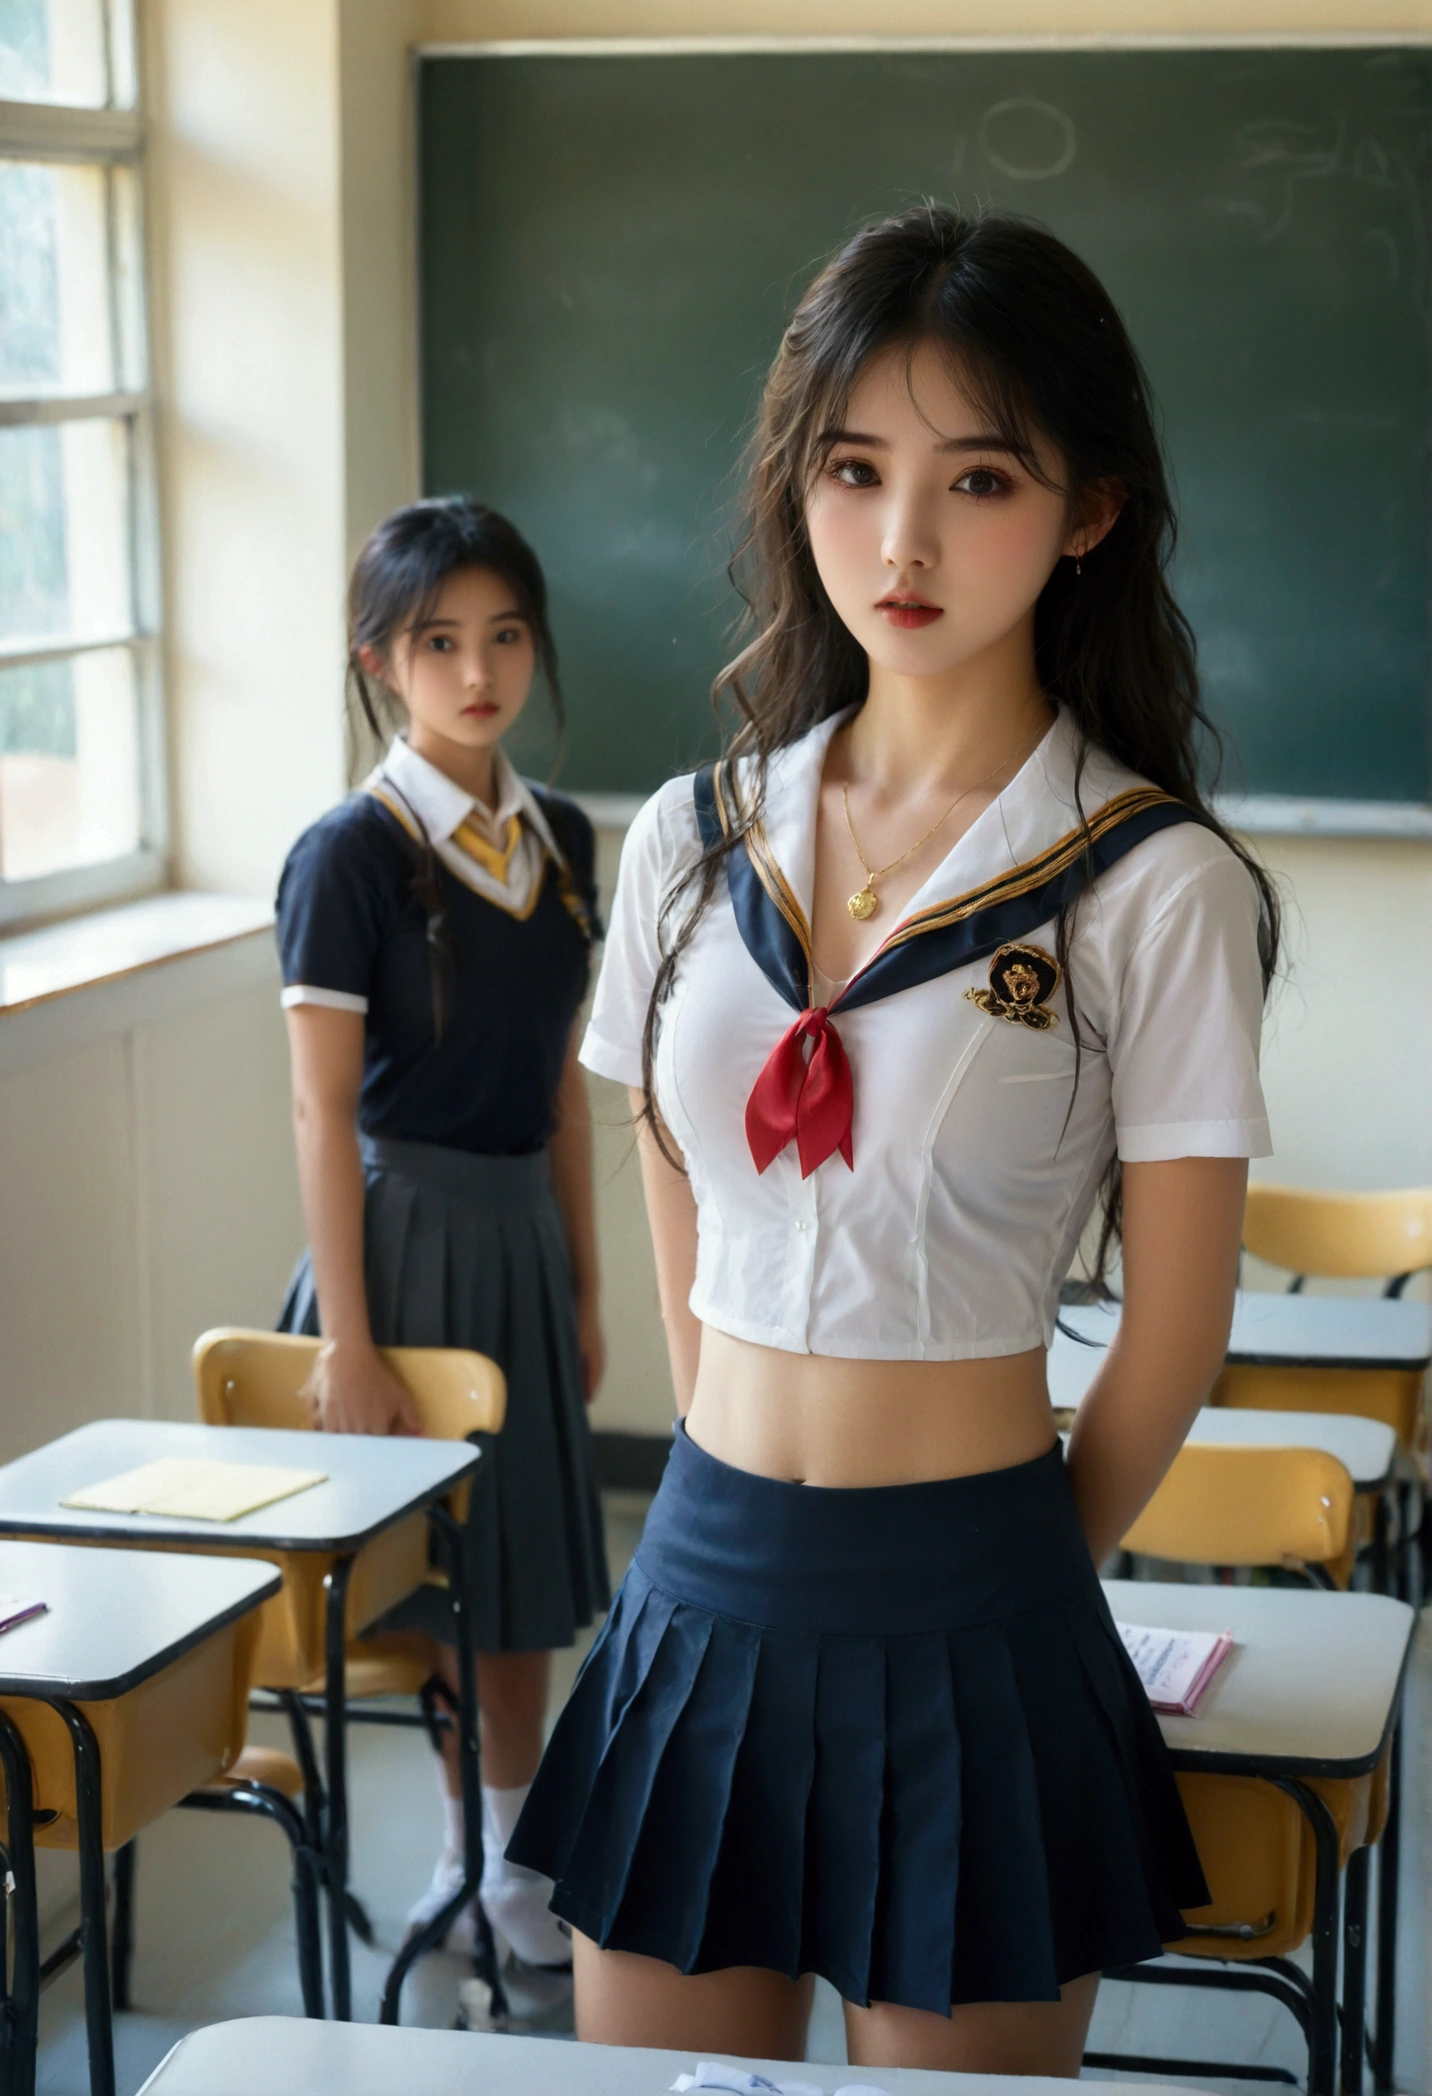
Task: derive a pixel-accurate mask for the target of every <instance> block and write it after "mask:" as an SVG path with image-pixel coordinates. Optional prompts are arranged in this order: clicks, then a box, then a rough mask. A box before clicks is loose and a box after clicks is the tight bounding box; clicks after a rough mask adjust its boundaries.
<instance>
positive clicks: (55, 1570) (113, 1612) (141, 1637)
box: [0, 1542, 283, 1703]
mask: <svg viewBox="0 0 1432 2096" xmlns="http://www.w3.org/2000/svg"><path fill="white" fill-rule="evenodd" d="M282 1584H283V1575H282V1573H281V1572H280V1571H279V1570H278V1567H277V1566H276V1565H265V1564H262V1563H260V1562H259V1561H257V1560H256V1559H254V1558H233V1557H188V1556H185V1557H173V1556H170V1555H169V1553H168V1552H165V1551H157V1550H156V1551H149V1550H124V1551H117V1552H111V1551H107V1550H91V1549H89V1548H88V1547H86V1546H83V1545H78V1544H70V1545H68V1546H67V1545H65V1544H63V1543H4V1542H0V1592H2V1593H6V1594H14V1595H15V1596H17V1598H19V1599H21V1600H24V1601H47V1602H48V1603H49V1607H48V1609H47V1610H46V1611H45V1613H44V1615H42V1616H32V1617H31V1618H30V1620H29V1622H28V1623H17V1624H16V1625H15V1627H14V1629H13V1630H7V1631H6V1632H5V1633H4V1635H3V1636H0V1695H14V1696H43V1697H54V1696H63V1697H66V1698H69V1699H70V1700H72V1701H74V1702H78V1703H107V1702H109V1701H110V1700H111V1699H112V1698H113V1697H115V1696H122V1695H124V1694H126V1693H127V1691H128V1690H130V1689H132V1688H134V1687H136V1686H137V1685H138V1684H139V1683H140V1682H141V1681H147V1680H148V1679H149V1678H150V1676H151V1675H153V1674H157V1673H158V1672H159V1671H160V1669H161V1668H162V1667H167V1666H169V1665H170V1664H171V1663H172V1662H173V1661H174V1660H176V1659H179V1658H180V1657H181V1656H182V1655H183V1654H184V1653H185V1652H189V1651H191V1650H192V1649H193V1647H194V1646H195V1645H200V1644H202V1643H203V1641H204V1639H205V1638H207V1637H212V1635H213V1634H214V1632H215V1631H216V1630H222V1629H223V1627H224V1625H225V1624H226V1623H232V1622H233V1621H235V1619H236V1618H237V1617H239V1616H242V1615H246V1614H247V1613H248V1611H249V1610H250V1609H251V1608H257V1607H258V1605H259V1603H260V1602H261V1601H264V1600H266V1599H267V1598H268V1596H269V1595H270V1594H275V1593H277V1592H278V1589H279V1588H280V1587H281V1586H282Z"/></svg>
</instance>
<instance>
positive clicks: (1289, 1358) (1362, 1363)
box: [1050, 1289, 1432, 1447]
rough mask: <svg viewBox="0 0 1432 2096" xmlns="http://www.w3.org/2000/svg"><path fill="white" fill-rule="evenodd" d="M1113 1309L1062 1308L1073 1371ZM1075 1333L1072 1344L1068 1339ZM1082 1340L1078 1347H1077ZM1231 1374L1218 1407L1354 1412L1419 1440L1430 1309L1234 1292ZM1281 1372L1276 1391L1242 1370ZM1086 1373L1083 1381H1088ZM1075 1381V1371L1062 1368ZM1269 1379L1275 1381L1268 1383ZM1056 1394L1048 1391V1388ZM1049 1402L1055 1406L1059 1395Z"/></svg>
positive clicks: (1109, 1326)
mask: <svg viewBox="0 0 1432 2096" xmlns="http://www.w3.org/2000/svg"><path fill="white" fill-rule="evenodd" d="M1119 1308H1120V1306H1119V1305H1118V1304H1117V1303H1081V1304H1065V1305H1063V1306H1062V1307H1061V1309H1060V1312H1059V1322H1060V1324H1061V1325H1063V1326H1064V1327H1065V1328H1066V1330H1065V1331H1064V1332H1056V1334H1055V1339H1054V1346H1053V1347H1052V1348H1051V1349H1050V1364H1051V1375H1053V1374H1054V1373H1056V1372H1058V1373H1063V1372H1064V1369H1063V1367H1061V1368H1060V1370H1058V1371H1056V1370H1055V1368H1054V1362H1055V1356H1056V1353H1057V1354H1059V1355H1060V1356H1061V1357H1062V1358H1066V1359H1067V1360H1068V1361H1069V1362H1070V1363H1071V1364H1072V1358H1073V1356H1074V1355H1077V1354H1080V1353H1083V1354H1085V1355H1092V1357H1093V1361H1094V1364H1095V1365H1096V1366H1097V1362H1098V1353H1097V1351H1096V1349H1099V1348H1102V1347H1105V1346H1107V1345H1108V1343H1109V1341H1110V1339H1111V1338H1112V1337H1113V1335H1114V1333H1115V1332H1116V1331H1117V1330H1118V1322H1119ZM1070 1332H1073V1333H1076V1334H1077V1335H1078V1336H1077V1338H1074V1339H1071V1338H1069V1337H1068V1333H1070ZM1081 1341H1083V1342H1085V1344H1084V1345H1082V1346H1081V1344H1080V1342H1081ZM1226 1362H1227V1367H1226V1369H1225V1372H1224V1374H1223V1376H1222V1377H1221V1378H1220V1380H1219V1383H1218V1384H1217V1385H1216V1386H1215V1389H1214V1394H1213V1402H1214V1404H1215V1405H1220V1406H1230V1407H1231V1406H1239V1407H1243V1406H1251V1407H1254V1408H1265V1409H1273V1408H1276V1409H1277V1410H1279V1411H1282V1410H1296V1411H1306V1412H1341V1413H1357V1414H1360V1415H1362V1416H1363V1417H1366V1418H1375V1419H1380V1420H1382V1421H1383V1423H1384V1424H1385V1425H1388V1426H1391V1427H1393V1428H1395V1430H1396V1432H1397V1434H1398V1436H1399V1438H1400V1439H1401V1440H1402V1441H1403V1442H1404V1443H1405V1444H1406V1445H1408V1446H1409V1447H1410V1446H1411V1445H1412V1443H1413V1441H1414V1440H1415V1438H1416V1433H1417V1421H1418V1413H1419V1410H1420V1404H1421V1386H1422V1378H1423V1376H1424V1375H1425V1374H1426V1371H1427V1368H1428V1366H1429V1364H1432V1304H1429V1303H1409V1302H1406V1301H1403V1300H1402V1299H1400V1298H1393V1297H1388V1296H1372V1297H1368V1296H1328V1295H1273V1294H1263V1293H1260V1292H1258V1291H1255V1290H1251V1289H1240V1290H1239V1291H1238V1294H1237V1296H1236V1297H1235V1299H1234V1306H1233V1329H1232V1331H1231V1332H1230V1334H1229V1337H1228V1352H1227V1355H1226ZM1260 1368H1277V1369H1280V1370H1281V1371H1282V1374H1281V1375H1280V1376H1279V1377H1278V1389H1277V1392H1276V1394H1274V1393H1272V1392H1270V1391H1269V1390H1268V1389H1267V1388H1266V1387H1265V1385H1264V1384H1263V1382H1262V1380H1261V1379H1259V1378H1256V1377H1253V1376H1249V1375H1240V1373H1239V1371H1240V1370H1247V1369H1260ZM1093 1372H1094V1371H1093V1368H1092V1367H1091V1368H1090V1369H1089V1371H1088V1376H1086V1378H1085V1380H1086V1382H1087V1380H1088V1378H1089V1377H1091V1376H1092V1375H1093ZM1068 1373H1070V1375H1071V1376H1072V1375H1073V1373H1074V1371H1073V1368H1072V1365H1070V1366H1069V1368H1068ZM1270 1380H1271V1379H1270ZM1051 1388H1052V1384H1051ZM1054 1401H1055V1403H1056V1404H1058V1403H1060V1402H1061V1400H1060V1399H1059V1398H1055V1400H1054Z"/></svg>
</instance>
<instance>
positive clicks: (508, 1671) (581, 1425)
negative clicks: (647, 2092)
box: [278, 500, 608, 1964]
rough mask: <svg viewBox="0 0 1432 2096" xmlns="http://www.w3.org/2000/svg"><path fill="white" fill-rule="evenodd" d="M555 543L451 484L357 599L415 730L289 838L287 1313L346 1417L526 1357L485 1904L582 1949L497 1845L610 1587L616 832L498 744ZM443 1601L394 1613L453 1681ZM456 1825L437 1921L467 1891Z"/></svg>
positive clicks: (282, 908) (519, 1929)
mask: <svg viewBox="0 0 1432 2096" xmlns="http://www.w3.org/2000/svg"><path fill="white" fill-rule="evenodd" d="M545 602H546V592H545V587H544V583H543V578H542V572H541V569H540V568H539V566H538V564H537V561H536V558H535V556H534V555H533V553H532V551H531V549H530V548H529V547H528V546H527V545H526V544H525V542H524V541H523V540H522V539H521V538H520V537H519V536H518V534H517V532H516V531H515V530H514V529H513V527H512V526H511V525H510V524H508V523H507V522H506V521H505V520H504V519H503V518H501V517H499V516H497V515H495V514H494V513H493V512H492V511H490V510H485V509H482V508H479V507H478V506H476V505H475V504H472V503H468V502H465V501H458V500H446V501H433V502H418V503H414V504H413V505H411V507H409V508H407V509H403V510H399V511H398V512H397V513H396V514H395V515H394V516H392V517H390V518H389V519H388V520H387V522H386V523H385V524H383V525H381V526H380V527H379V529H378V530H377V531H376V532H375V533H374V534H373V536H372V538H371V539H370V540H369V542H368V544H367V545H366V546H365V547H364V549H363V552H362V554H361V555H360V556H359V559H358V563H357V566H356V567H355V569H354V573H353V581H352V585H351V589H350V597H349V612H350V648H351V653H350V674H351V677H352V679H353V682H354V684H355V686H356V689H357V693H358V696H359V698H360V700H361V702H362V705H363V709H364V711H365V713H366V714H367V716H368V720H369V723H370V725H371V726H372V727H373V729H374V730H375V732H376V731H377V730H378V727H379V713H380V710H385V709H384V702H385V701H388V700H394V701H397V702H398V705H399V708H400V711H401V713H402V715H403V716H404V718H405V736H401V737H398V738H396V739H395V740H394V741H393V743H392V745H391V747H390V749H389V751H388V754H387V756H386V757H385V758H384V760H383V762H382V763H381V764H380V765H379V766H378V768H377V770H376V771H375V772H374V773H373V774H372V776H371V777H370V778H369V779H368V780H367V782H366V783H365V785H364V786H363V788H362V789H361V791H359V792H357V793H355V794H352V795H350V796H349V798H348V799H347V800H346V801H344V802H342V803H341V805H340V806H338V807H337V808H334V809H333V810H332V811H331V812H330V813H329V814H327V815H325V816H324V817H323V818H322V820H321V821H320V822H317V823H315V824H314V826H313V828H312V829H311V830H309V831H307V832H306V833H305V835H304V836H302V837H301V838H300V839H299V841H298V843H297V844H296V845H295V846H294V848H293V851H292V853H291V854H290V856H289V860H288V864H287V865H286V866H285V868H284V872H283V879H282V881H281V883H280V887H279V896H278V920H279V948H280V952H281V956H282V961H283V975H284V982H285V984H286V988H285V990H284V993H283V1002H284V1005H285V1007H286V1009H287V1015H288V1026H289V1036H290V1043H291V1048H292V1055H293V1085H294V1113H295V1125H296V1130H297V1140H298V1162H299V1177H300V1182H301V1185H302V1191H303V1201H304V1212H305V1215H306V1217H307V1221H308V1230H309V1244H310V1250H309V1251H308V1252H306V1253H305V1254H304V1257H303V1259H302V1261H301V1262H300V1265H299V1269H298V1272H297V1273H296V1275H295V1277H294V1281H293V1285H292V1287H291V1289H290V1291H289V1297H288V1301H287V1303H286V1304H285V1306H284V1311H283V1317H282V1325H283V1328H284V1329H285V1330H287V1331H295V1332H314V1333H318V1332H321V1333H322V1335H323V1339H324V1341H325V1344H324V1347H323V1350H322V1352H321V1354H320V1356H319V1365H318V1369H317V1372H316V1376H315V1379H314V1386H313V1396H314V1400H315V1405H316V1410H317V1416H318V1418H319V1420H320V1422H321V1424H322V1425H323V1426H325V1427H326V1428H328V1429H329V1430H330V1431H336V1432H343V1433H366V1434H388V1433H402V1432H409V1431H412V1430H413V1428H414V1422H413V1420H412V1419H411V1417H410V1407H409V1403H408V1400H407V1397H406V1394H405V1393H404V1391H403V1390H402V1388H401V1386H400V1385H399V1384H398V1383H397V1382H396V1381H395V1380H394V1378H393V1377H392V1376H391V1375H390V1374H389V1372H388V1371H387V1369H386V1368H385V1367H384V1365H383V1362H382V1360H381V1358H380V1357H379V1355H378V1352H377V1348H378V1347H380V1346H456V1347H473V1348H476V1349H477V1350H478V1351H479V1352H481V1353H485V1354H489V1355H491V1356H492V1357H493V1358H494V1359H495V1360H496V1361H497V1362H498V1363H499V1365H500V1366H501V1367H502V1369H503V1370H504V1371H505V1373H506V1376H507V1392H508V1403H507V1418H506V1422H505V1424H504V1427H503V1430H502V1433H501V1434H500V1435H498V1436H496V1437H494V1438H493V1439H491V1440H490V1441H488V1442H487V1443H486V1444H485V1446H484V1451H483V1458H484V1459H483V1462H482V1464H481V1466H480V1469H479V1471H478V1473H477V1475H476V1478H475V1481H474V1485H473V1491H472V1499H471V1513H470V1517H469V1521H468V1526H467V1550H468V1563H469V1571H470V1577H471V1583H472V1592H471V1596H470V1603H471V1609H472V1615H473V1624H474V1638H475V1643H476V1646H477V1650H478V1654H479V1657H478V1694H479V1700H480V1704H481V1710H482V1724H483V1773H484V1777H485V1779H486V1780H485V1782H484V1786H483V1818H484V1826H483V1841H484V1851H485V1860H484V1871H483V1882H482V1900H483V1905H484V1907H485V1908H486V1910H487V1913H488V1916H489V1919H490V1920H491V1921H492V1923H493V1925H494V1926H495V1927H496V1928H497V1929H498V1930H499V1931H500V1933H501V1934H502V1936H503V1937H504V1938H506V1940H507V1941H508V1942H509V1944H510V1945H511V1947H512V1948H513V1949H514V1950H515V1951H516V1952H517V1953H518V1955H519V1956H521V1957H523V1958H525V1959H527V1960H529V1961H531V1962H534V1963H538V1964H563V1963H566V1962H568V1961H569V1960H570V1957H571V1945H570V1942H569V1941H568V1939H567V1935H566V1931H565V1929H563V1928H562V1927H561V1925H560V1924H559V1923H558V1921H557V1920H556V1919H555V1918H554V1916H553V1915H552V1914H551V1912H550V1911H549V1909H548V1904H547V1899H548V1893H549V1892H550V1889H551V1888H550V1886H547V1885H546V1884H544V1883H543V1882H542V1881H541V1880H540V1879H538V1878H537V1877H536V1876H534V1874H533V1873H532V1872H530V1871H524V1870H522V1869H520V1868H519V1867H518V1866H516V1865H514V1864H509V1863H506V1862H505V1861H504V1860H503V1856H502V1851H503V1848H504V1845H505V1843H506V1841H507V1838H508V1836H509V1835H510V1833H511V1832H512V1828H513V1826H514V1824H515V1822H516V1819H517V1815H518V1813H519V1811H520V1810H521V1807H522V1804H523V1801H524V1800H525V1798H526V1795H527V1786H528V1784H529V1783H530V1781H531V1777H532V1774H533V1771H534V1769H535V1768H536V1766H537V1758H538V1755H539V1753H540V1752H541V1745H542V1726H543V1719H544V1714H545V1710H546V1702H547V1681H548V1673H549V1654H550V1652H551V1649H552V1648H553V1647H554V1646H557V1645H570V1644H571V1643H572V1641H573V1638H574V1636H575V1633H576V1632H577V1630H578V1629H579V1628H580V1627H582V1626H583V1625H584V1624H587V1623H589V1622H591V1620H592V1618H593V1616H594V1615H596V1614H597V1613H598V1612H599V1611H600V1610H602V1609H603V1608H605V1606H606V1604H607V1599H608V1592H607V1578H606V1563H605V1554H604V1550H603V1542H602V1528H601V1513H600V1507H599V1503H598V1498H597V1491H596V1482H595V1472H594V1469H593V1462H592V1450H591V1439H590V1435H589V1433H588V1429H587V1421H586V1411H585V1401H588V1400H590V1398H591V1396H592V1394H593V1392H594V1390H595V1388H596V1385H597V1382H598V1380H599V1378H600V1375H601V1371H602V1337H601V1330H600V1326H599V1323H598V1317H597V1271H596V1253H595V1238H594V1231H593V1222H592V1181H591V1129H590V1123H589V1120H588V1115H587V1107H586V1096H585V1092H584V1089H583V1083H584V1080H583V1077H582V1073H581V1070H580V1069H579V1067H578V1065H577V1061H576V1052H575V1050H576V1042H575V1036H574V1033H573V1026H574V1021H575V1019H576V1015H577V1009H578V1006H579V1005H580V1003H581V1001H582V998H583V996H584V994H585V990H586V984H587V973H588V959H589V955H590V951H591V943H592V938H593V935H594V932H595V930H596V904H595V891H594V888H593V877H592V857H593V840H592V831H591V826H590V824H589V823H588V822H587V820H586V817H585V816H584V815H583V814H582V813H581V811H580V810H579V809H578V808H577V807H576V806H575V804H574V803H573V802H571V801H569V800H565V799H563V798H562V797H561V796H559V795H557V794H554V793H551V792H549V791H547V790H546V789H545V788H538V787H535V786H532V785H530V784H528V783H527V781H525V780H523V779H521V778H519V777H518V775H517V773H516V772H515V771H514V770H513V768H512V765H511V764H510V762H509V761H508V759H507V757H506V756H505V755H504V753H503V750H502V745H501V737H502V735H503V734H504V733H505V731H506V730H507V729H508V728H510V727H511V725H512V723H513V721H514V720H515V719H516V718H517V716H518V714H519V713H520V712H521V711H522V708H523V706H524V704H525V703H526V700H527V695H528V691H529V689H530V687H531V684H532V681H533V676H534V673H535V671H536V670H537V669H538V667H539V666H540V667H541V668H542V669H543V670H544V672H545V674H546V677H547V681H548V683H549V685H550V686H551V687H552V689H553V692H554V696H555V695H556V658H555V653H554V650H553V647H552V640H551V635H550V633H549V630H548V626H547V618H546V609H545ZM451 1620H452V1619H451V1615H450V1611H449V1607H448V1602H447V1599H446V1596H445V1595H444V1594H443V1593H442V1592H441V1591H440V1590H438V1589H436V1588H433V1587H425V1588H421V1589H419V1591H418V1592H417V1593H416V1594H414V1595H412V1596H411V1597H410V1598H409V1600H407V1601H406V1602H404V1603H403V1604H402V1605H401V1606H400V1607H399V1608H398V1609H397V1610H396V1611H395V1612H394V1613H393V1615H392V1616H391V1617H389V1618H388V1619H387V1621H386V1623H385V1626H384V1627H385V1628H388V1629H397V1630H402V1631H406V1632H409V1633H411V1634H412V1635H413V1636H415V1637H418V1638H422V1639H423V1640H424V1641H425V1652H426V1656H427V1657H428V1658H429V1659H430V1661H431V1663H432V1664H433V1666H434V1668H435V1670H438V1671H441V1672H442V1673H444V1674H445V1675H446V1676H447V1678H448V1679H449V1681H450V1683H453V1684H455V1682H456V1673H455V1666H454V1654H453V1651H452V1649H451V1637H452V1632H451ZM441 1770H442V1790H443V1800H444V1811H445V1817H446V1840H445V1845H444V1849H443V1853H442V1855H441V1856H440V1858H439V1861H438V1865H437V1869H436V1871H435V1873H434V1877H433V1884H432V1888H431V1890H430V1892H429V1893H428V1895H427V1896H426V1897H425V1898H424V1899H423V1900H422V1901H420V1902H419V1904H418V1906H417V1907H416V1908H415V1909H414V1911H413V1916H412V1919H413V1920H414V1922H421V1921H426V1920H428V1919H430V1918H433V1917H435V1916H436V1915H437V1913H438V1911H439V1909H440V1908H441V1907H442V1906H443V1905H444V1904H446V1903H447V1902H449V1901H450V1900H451V1899H452V1898H453V1897H454V1896H455V1894H456V1892H457V1890H458V1889H459V1887H460V1886H461V1883H462V1875H463V1872H462V1859H463V1853H464V1850H463V1837H462V1806H461V1801H460V1794H459V1784H458V1775H457V1768H456V1765H455V1761H453V1760H452V1759H448V1760H446V1761H444V1762H443V1763H442V1764H441Z"/></svg>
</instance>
